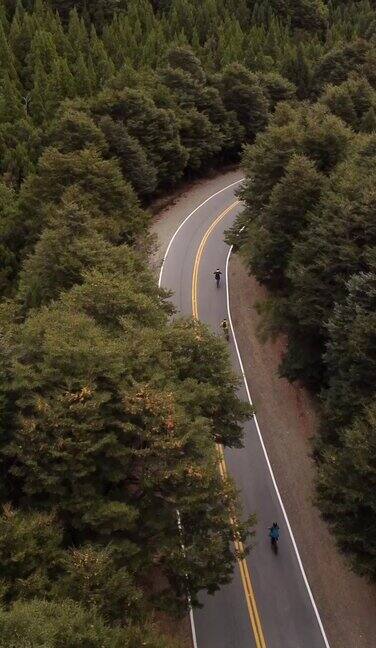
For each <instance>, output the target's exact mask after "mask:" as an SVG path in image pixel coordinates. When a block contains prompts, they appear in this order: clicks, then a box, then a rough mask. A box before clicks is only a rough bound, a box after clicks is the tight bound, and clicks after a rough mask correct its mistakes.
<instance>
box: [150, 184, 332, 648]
mask: <svg viewBox="0 0 376 648" xmlns="http://www.w3.org/2000/svg"><path fill="white" fill-rule="evenodd" d="M238 186H239V185H238V184H235V185H234V186H231V187H228V188H226V189H224V190H221V191H220V192H218V193H217V194H216V195H213V196H212V197H210V198H209V200H206V201H205V204H203V205H202V206H201V207H198V206H197V207H198V208H196V205H193V206H192V207H193V208H195V211H194V213H193V214H191V215H189V214H186V216H187V217H188V216H189V217H188V218H187V219H186V220H185V221H183V222H182V223H181V225H180V227H179V229H178V231H176V232H175V236H174V238H173V240H172V241H170V244H169V246H168V248H166V252H165V257H164V262H163V266H162V270H161V276H160V281H161V285H162V286H163V287H165V288H167V289H170V290H172V291H173V297H172V301H173V303H174V304H175V306H176V308H177V309H178V311H180V312H181V313H182V314H184V315H192V293H193V302H194V296H195V293H196V296H197V311H198V316H199V317H200V319H201V320H203V321H205V322H206V323H208V324H209V325H210V326H211V327H212V328H213V330H214V331H216V332H218V333H220V331H219V323H220V321H221V320H222V319H223V317H228V310H227V308H228V295H227V286H226V276H225V269H226V262H227V259H228V254H229V248H228V246H227V245H225V243H224V241H223V231H224V230H225V229H227V228H228V227H229V226H230V225H231V223H232V222H233V220H234V218H235V216H236V213H237V212H238V211H239V209H240V206H239V205H238V204H237V205H236V204H235V205H234V206H233V207H232V208H231V209H230V210H229V211H228V212H227V213H226V214H225V215H224V217H223V218H221V219H219V220H218V222H217V224H216V225H213V224H214V222H215V221H216V220H217V219H218V216H219V215H220V214H221V213H223V212H224V211H225V210H226V209H227V208H228V207H229V206H230V205H233V204H234V201H235V200H236V198H235V195H234V192H235V190H236V188H237V187H238ZM211 226H212V229H211V231H210V232H209V230H210V228H211ZM203 240H204V243H205V244H204V245H203ZM217 267H219V268H220V269H221V270H222V272H223V275H222V282H221V286H220V288H219V289H217V288H216V285H215V280H214V276H213V272H214V270H215V269H216V268H217ZM194 268H196V276H197V282H193V280H192V278H193V273H194ZM195 283H196V284H197V285H196V290H195V289H194V290H193V291H192V285H193V287H195V286H194V285H195ZM235 333H236V331H235ZM229 345H230V352H231V357H232V361H233V366H234V369H235V370H236V371H237V372H238V373H239V375H240V376H241V374H242V372H241V365H240V359H239V358H240V357H241V349H240V350H239V351H240V356H239V354H238V352H237V349H236V343H235V339H234V335H233V334H231V337H230V342H229ZM239 393H240V396H241V398H243V399H245V400H246V399H247V398H248V395H247V391H246V384H245V383H244V381H243V379H242V382H241V387H240V389H239ZM261 433H262V431H261ZM261 433H260V431H259V430H258V427H257V421H256V420H255V419H252V420H251V421H249V422H248V423H247V424H246V425H245V426H244V436H245V438H244V448H243V449H241V450H226V451H225V460H226V465H227V470H228V472H229V473H230V475H231V476H232V477H233V479H234V480H235V482H236V484H237V486H238V488H239V489H240V491H241V499H242V504H243V508H244V511H245V514H250V513H256V516H257V525H256V538H255V540H254V546H253V548H252V550H251V553H250V555H249V556H248V557H247V559H246V566H245V570H246V572H247V573H246V574H245V575H244V573H243V572H244V568H243V570H242V567H241V565H240V566H239V565H238V567H237V568H236V570H235V573H234V578H233V580H232V582H231V583H230V584H229V585H227V586H225V587H222V588H221V590H220V591H219V592H218V593H216V594H215V595H214V596H208V595H206V594H204V593H203V594H202V596H201V602H202V603H203V608H202V609H200V610H195V611H194V615H193V617H194V629H195V634H196V638H197V646H198V648H252V647H255V648H264V647H265V646H266V647H267V648H325V647H328V646H329V644H328V642H327V639H326V637H325V632H324V630H323V628H322V624H321V621H320V617H319V613H318V611H317V608H316V605H315V602H314V600H313V597H312V594H311V591H310V588H309V585H308V583H307V580H306V577H305V574H304V568H303V566H302V565H301V562H300V558H299V554H298V548H297V547H296V545H295V541H294V539H293V535H292V532H291V530H290V528H289V522H288V519H287V516H286V515H285V513H284V509H283V504H282V501H281V499H280V496H279V493H278V487H277V485H276V484H275V481H274V478H273V475H272V472H271V468H270V465H269V464H268V459H267V456H266V453H265V450H264V447H263V442H262V437H261ZM293 460H294V458H293V457H292V458H291V461H293ZM273 521H277V522H278V524H279V526H280V529H281V537H280V542H279V551H278V555H276V554H275V553H274V552H273V551H272V550H271V547H270V543H269V538H268V528H269V527H270V525H271V524H272V522H273ZM248 579H250V584H248V586H247V583H248Z"/></svg>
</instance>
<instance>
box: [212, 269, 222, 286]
mask: <svg viewBox="0 0 376 648" xmlns="http://www.w3.org/2000/svg"><path fill="white" fill-rule="evenodd" d="M221 274H222V272H221V271H220V269H219V268H217V269H216V271H215V272H214V277H215V280H216V282H217V288H219V282H220V281H221Z"/></svg>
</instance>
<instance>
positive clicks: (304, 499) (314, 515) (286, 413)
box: [229, 256, 376, 648]
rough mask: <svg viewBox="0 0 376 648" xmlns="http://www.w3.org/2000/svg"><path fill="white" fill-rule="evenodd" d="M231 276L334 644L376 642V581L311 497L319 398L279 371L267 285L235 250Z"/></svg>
mask: <svg viewBox="0 0 376 648" xmlns="http://www.w3.org/2000/svg"><path fill="white" fill-rule="evenodd" d="M229 282H230V295H231V298H230V302H231V313H232V318H233V323H234V327H235V331H236V336H237V339H238V343H239V347H240V351H241V354H242V358H243V362H244V369H245V372H246V375H247V379H248V382H249V387H250V391H251V396H252V399H253V404H254V406H255V410H256V415H257V419H258V422H259V424H260V428H261V432H262V435H263V438H264V441H265V444H266V448H267V451H268V454H269V458H270V461H271V464H272V466H273V470H274V473H275V476H276V479H277V483H278V486H279V489H280V492H281V496H282V499H283V501H284V505H285V508H286V511H287V515H288V517H289V520H290V524H291V526H292V529H293V532H294V535H295V539H296V541H297V544H298V547H299V551H300V555H301V558H302V561H303V565H304V568H305V570H306V574H307V577H308V581H309V583H310V585H311V588H312V591H313V595H314V597H315V600H316V604H317V606H318V608H319V610H320V615H321V618H322V621H323V624H324V627H325V630H326V633H327V635H328V639H329V641H330V645H331V648H375V646H376V587H374V586H372V585H370V584H368V583H367V582H366V580H365V579H363V578H360V577H358V576H357V575H355V574H354V573H353V572H352V571H351V570H350V569H349V566H348V563H347V562H346V560H345V559H344V557H343V556H342V555H341V554H340V553H339V552H338V550H337V548H336V546H335V543H334V540H333V537H332V536H331V534H330V533H329V531H328V528H327V526H326V524H325V523H324V522H323V520H322V519H321V517H320V514H319V511H318V510H317V508H315V506H314V505H313V503H312V500H313V496H314V486H313V481H314V476H315V466H314V463H313V461H312V458H311V443H310V439H311V438H312V437H313V436H314V435H315V434H316V432H317V425H318V417H317V412H316V409H315V404H314V402H313V401H312V399H311V398H310V396H309V394H308V393H307V392H306V390H304V389H303V388H301V387H299V386H297V385H290V384H289V383H288V381H287V380H285V379H281V378H279V376H278V365H279V362H280V360H281V356H282V353H283V349H284V342H283V340H282V339H278V340H276V341H275V342H272V341H268V342H266V343H265V344H263V343H261V341H260V340H259V339H258V336H257V325H258V322H259V316H258V314H257V311H256V308H255V304H256V302H257V301H260V300H262V299H264V298H265V295H266V292H265V290H264V289H263V288H262V287H261V286H260V285H259V284H258V283H257V282H256V280H255V279H254V278H252V277H249V276H248V275H247V272H246V269H245V267H244V266H243V264H242V262H241V261H240V259H239V257H237V256H233V257H232V259H231V262H230V276H229ZM281 648H283V647H281ZM307 648H309V646H307Z"/></svg>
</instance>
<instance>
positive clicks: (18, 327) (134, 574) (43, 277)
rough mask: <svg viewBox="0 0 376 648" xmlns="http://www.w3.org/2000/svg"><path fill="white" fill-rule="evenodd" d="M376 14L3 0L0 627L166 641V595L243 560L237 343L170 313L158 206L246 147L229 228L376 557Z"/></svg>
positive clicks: (278, 4) (249, 2)
mask: <svg viewBox="0 0 376 648" xmlns="http://www.w3.org/2000/svg"><path fill="white" fill-rule="evenodd" d="M374 13H375V12H374V9H373V7H372V5H371V4H370V3H369V2H367V1H365V0H364V1H363V2H359V3H341V2H337V1H334V0H332V2H328V3H325V2H322V1H321V0H288V1H286V2H284V1H280V0H273V2H269V1H266V0H262V1H256V0H158V1H157V0H155V1H153V2H151V1H149V0H90V2H89V1H88V0H81V1H79V0H76V1H75V0H49V1H47V0H3V1H2V2H1V3H0V60H1V63H2V65H1V70H0V153H1V154H0V176H1V177H0V293H1V297H2V301H1V302H0V470H1V476H2V479H1V486H0V503H1V506H2V509H1V515H0V555H1V561H0V563H1V568H0V569H1V607H0V645H2V646H4V647H5V646H7V647H10V646H12V645H14V646H17V648H18V647H22V646H25V648H26V646H30V645H32V646H34V645H41V644H42V643H43V645H49V646H51V647H52V646H67V647H69V646H71V645H74V646H82V647H84V646H85V648H86V647H87V646H93V647H96V646H98V648H99V646H101V647H102V646H109V647H110V646H111V647H116V646H119V647H120V646H122V647H127V646H128V647H129V648H133V647H134V648H136V647H137V648H138V646H140V645H141V642H142V645H144V646H149V647H150V648H170V646H171V647H172V646H173V645H174V642H173V641H172V640H170V639H168V638H165V637H163V636H162V635H161V633H160V632H159V631H158V628H157V627H156V624H155V623H154V612H155V610H158V611H160V610H168V611H169V612H171V611H174V612H177V613H179V612H181V611H184V609H185V607H186V600H187V593H188V592H189V594H190V596H191V600H192V603H193V604H194V605H195V604H197V594H198V592H199V590H201V589H206V590H207V591H209V592H214V591H215V590H216V589H217V588H218V587H219V586H220V585H221V584H223V583H225V582H227V581H228V580H229V578H231V573H232V569H233V565H234V562H235V559H236V556H235V555H234V550H233V545H232V539H233V533H234V529H233V527H232V526H231V524H230V522H229V515H228V511H229V510H231V511H232V513H233V514H236V512H237V511H238V512H239V515H238V516H236V515H235V517H238V519H242V516H241V512H240V511H239V504H238V499H237V493H236V491H235V489H234V486H233V484H232V482H231V481H229V480H225V481H223V480H222V479H220V477H219V474H218V471H217V465H216V452H215V445H214V442H220V443H223V444H224V445H228V446H235V447H238V446H240V445H241V443H242V435H241V422H242V421H243V420H244V419H245V418H246V417H247V416H249V414H250V412H249V409H248V407H246V406H245V405H244V404H243V403H241V402H240V401H239V400H238V399H237V396H236V386H237V383H236V380H235V378H234V376H233V375H232V373H231V371H230V369H229V362H228V358H227V356H226V351H225V349H224V348H223V345H222V343H221V341H219V340H218V339H217V338H216V337H214V336H213V335H211V334H210V332H209V331H208V330H207V329H206V328H205V326H203V325H201V324H200V323H197V322H192V321H185V320H179V319H174V320H173V321H171V318H170V315H171V314H172V310H171V306H170V304H169V302H168V295H167V294H166V293H165V292H163V291H161V290H159V289H158V288H157V286H156V283H155V279H154V277H153V276H152V274H151V272H150V271H149V270H148V253H149V251H150V249H151V245H152V241H151V240H150V236H149V234H148V224H149V216H148V213H147V211H146V210H145V208H146V207H147V205H148V204H149V203H150V201H151V200H152V199H153V198H154V197H155V196H158V195H161V194H162V193H166V192H168V191H170V190H171V189H172V188H173V187H175V186H176V185H177V184H178V183H179V182H181V181H182V179H184V178H187V177H194V176H197V175H198V174H203V173H205V172H207V171H208V170H209V169H211V168H214V167H219V166H221V165H224V164H228V163H231V164H233V163H236V162H238V161H239V159H240V154H241V150H242V146H243V144H248V145H250V147H249V148H247V149H246V152H245V158H244V160H245V166H246V168H247V170H248V173H249V174H250V176H251V177H252V182H249V183H247V184H246V186H245V189H244V192H243V197H244V199H245V200H246V202H247V205H248V206H247V210H246V212H245V214H244V215H243V216H242V222H244V223H245V224H246V229H245V233H244V240H243V241H239V240H238V239H237V243H238V244H239V243H240V244H241V247H242V250H243V253H244V254H245V255H246V256H247V257H248V261H249V264H250V268H251V270H252V271H253V272H254V273H255V274H256V276H257V277H258V278H259V280H260V281H262V282H264V283H265V284H266V285H268V287H269V288H270V290H271V294H272V295H273V298H272V299H271V301H270V304H268V312H269V313H270V314H271V316H270V317H268V319H267V322H268V326H269V328H270V327H271V328H272V329H274V330H278V331H279V330H283V331H285V332H286V333H287V334H288V336H289V339H290V345H289V350H288V354H287V356H286V359H285V361H284V367H283V372H284V374H285V375H288V376H289V378H291V379H296V378H299V379H304V380H305V381H306V382H307V383H309V384H310V385H311V386H313V387H314V388H315V389H317V390H318V389H322V394H323V396H322V398H323V404H324V407H325V412H326V417H325V421H326V425H325V426H324V430H323V437H322V438H323V444H322V447H320V448H319V451H320V455H321V459H322V461H321V473H320V483H319V496H320V501H321V503H322V506H323V509H324V510H325V512H326V513H327V515H328V517H329V518H330V519H332V520H334V522H336V521H337V522H338V523H337V524H336V532H337V533H338V537H339V538H340V540H341V543H342V545H343V546H344V547H345V548H346V549H347V550H350V551H352V552H354V551H355V552H356V553H357V555H359V554H360V553H361V552H363V553H362V557H361V561H360V564H361V568H362V570H363V571H367V572H368V573H371V574H372V573H373V572H372V569H374V565H373V567H372V564H371V559H370V553H371V552H370V549H369V546H367V545H366V543H365V539H364V538H362V536H361V532H360V531H359V529H360V530H362V529H364V528H365V526H366V525H367V524H368V527H369V524H370V523H369V515H370V510H371V508H372V506H373V505H374V504H373V499H372V489H371V486H370V484H371V482H372V479H374V471H373V468H372V458H373V457H374V454H373V455H372V451H373V450H374V447H375V444H374V443H373V442H372V439H371V438H370V435H371V432H372V430H373V429H374V426H373V423H374V412H373V410H372V403H371V399H372V390H373V383H372V377H373V375H374V374H373V369H374V366H373V364H372V362H373V359H372V353H373V352H374V345H373V338H372V333H371V327H372V322H373V323H374V319H372V318H374V306H375V300H374V292H375V286H374V276H373V273H374V260H375V254H374V244H373V243H372V236H373V231H374V225H373V221H372V214H373V211H372V210H373V202H372V200H373V193H372V174H373V171H374V169H373V165H374V150H375V146H374V135H372V133H373V131H374V127H375V119H376V118H375V110H376V100H375V88H376V81H375V76H374V69H375V68H374V62H375V48H374V45H373V35H374V33H375V29H376V21H375V15H374ZM345 43H346V44H345ZM333 233H335V234H333ZM323 242H325V249H323V248H322V244H323ZM318 277H319V281H317V278H318ZM359 349H360V350H361V351H360V353H359ZM349 401H350V403H349ZM333 403H335V406H334V405H333ZM350 404H351V411H350V408H349V405H350ZM372 426H373V427H372ZM370 431H371V432H370ZM354 443H357V444H358V446H357V448H358V452H357V454H355V453H354V452H353V451H352V446H353V444H354ZM349 466H351V470H349V469H348V467H349ZM350 472H351V479H352V481H351V483H348V484H346V483H345V484H344V485H343V490H341V488H342V487H341V488H340V483H341V482H340V481H337V490H335V489H334V485H335V484H336V480H340V476H341V475H345V477H347V478H348V479H350ZM366 489H368V490H367V493H364V499H363V500H362V506H363V507H364V508H362V510H360V505H359V504H358V502H360V499H359V498H358V500H356V501H355V503H354V500H353V499H351V498H350V497H347V496H346V494H347V493H350V494H351V495H352V494H353V492H356V493H358V494H359V495H360V494H363V490H364V491H366ZM334 496H335V497H334ZM334 499H335V501H334ZM346 506H347V509H346ZM336 507H337V508H336ZM341 507H342V508H341ZM177 509H179V511H180V515H181V520H182V530H181V531H179V528H178V525H177V524H176V510H177ZM346 511H347V512H348V511H351V514H352V519H351V522H350V521H349V522H346V515H344V512H346ZM339 512H341V513H339ZM339 514H340V515H341V520H338V516H339ZM249 522H250V521H245V522H244V523H242V524H240V523H239V526H238V529H237V533H238V535H239V537H240V538H241V539H243V540H244V541H246V538H247V535H248V533H249V528H250V524H249ZM182 542H183V544H184V546H185V548H186V550H185V551H183V550H182ZM362 543H363V544H362Z"/></svg>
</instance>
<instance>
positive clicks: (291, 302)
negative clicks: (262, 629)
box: [228, 2, 376, 579]
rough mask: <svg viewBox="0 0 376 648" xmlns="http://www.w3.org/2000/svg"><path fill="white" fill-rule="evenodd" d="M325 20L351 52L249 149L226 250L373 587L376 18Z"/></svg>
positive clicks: (314, 75) (360, 11) (315, 78)
mask: <svg viewBox="0 0 376 648" xmlns="http://www.w3.org/2000/svg"><path fill="white" fill-rule="evenodd" d="M342 5H346V6H342ZM329 8H330V10H331V13H330V14H329V16H332V17H333V18H335V20H336V21H338V23H336V28H337V29H338V30H339V31H341V30H342V29H344V28H345V27H346V29H348V34H349V35H351V38H350V39H349V40H348V42H342V43H336V44H334V45H333V47H332V48H331V49H330V50H329V51H328V52H327V53H325V54H323V55H322V56H321V58H319V59H318V60H317V61H314V60H312V59H311V60H310V62H309V66H310V69H311V74H310V77H309V79H310V81H309V83H308V84H307V79H306V77H305V71H304V70H303V68H302V69H301V72H302V74H303V77H302V79H303V87H304V89H305V92H304V93H300V95H299V96H300V97H301V98H304V100H303V101H299V102H297V101H296V100H293V101H291V100H290V101H284V102H280V103H279V104H278V106H277V107H276V109H275V111H274V114H273V115H272V116H271V117H270V119H269V122H268V126H267V128H266V129H264V131H263V132H262V133H259V134H258V135H257V136H256V139H255V142H254V143H253V144H251V145H248V146H247V147H246V150H245V153H244V158H243V164H244V168H245V171H246V175H247V179H246V182H245V184H244V187H243V190H242V192H241V196H242V198H243V199H244V201H245V204H246V208H245V210H244V212H243V213H242V214H241V216H240V217H239V219H238V221H237V223H236V225H235V227H234V228H233V229H232V231H230V232H229V233H228V238H229V241H231V242H232V243H234V244H235V245H236V247H237V248H238V249H239V250H240V253H241V255H242V256H243V258H244V259H245V262H246V263H247V265H248V267H249V271H250V273H252V274H253V275H254V276H255V277H256V278H257V279H258V281H259V282H260V283H261V284H263V285H265V286H266V287H267V288H268V289H269V298H268V299H267V300H266V301H265V302H264V303H262V304H260V312H261V315H262V319H261V332H262V334H263V335H275V334H280V333H282V334H284V335H285V337H286V340H287V349H286V352H285V354H284V358H283V361H282V364H281V366H280V373H281V375H282V376H284V377H287V378H288V379H289V380H291V381H295V380H298V381H300V382H302V383H303V384H305V385H306V386H308V387H309V388H310V389H311V390H313V391H314V392H315V393H316V394H317V395H318V397H319V400H320V403H321V409H322V424H321V433H320V436H319V438H318V439H317V440H316V444H315V454H316V458H317V461H318V479H317V502H318V504H319V506H320V507H321V510H322V512H323V514H324V516H325V518H326V519H327V520H328V521H329V523H330V524H331V525H332V527H333V530H334V532H335V534H336V537H337V540H338V543H339V545H340V546H341V548H342V549H343V550H344V551H345V552H347V553H349V554H350V555H351V557H352V560H353V564H354V566H355V568H356V569H357V570H358V571H360V573H362V574H366V575H367V576H369V577H370V578H372V579H375V578H376V562H375V550H376V544H375V537H376V536H375V532H376V516H375V510H376V497H375V478H376V472H375V461H376V453H375V439H376V427H375V412H374V401H375V395H376V345H375V341H376V319H375V312H376V300H375V294H376V293H375V286H376V284H375V280H376V255H375V249H376V247H375V246H376V219H375V214H376V212H375V172H376V113H375V100H376V78H375V75H374V70H375V67H374V61H375V56H376V48H375V44H374V38H373V33H374V32H373V30H374V25H375V18H376V11H375V9H374V8H373V6H372V4H371V3H367V2H359V3H339V2H337V3H331V5H330V7H329ZM355 11H357V18H356V20H355V23H354V24H358V25H361V24H362V25H363V27H364V30H363V33H362V38H361V39H360V38H359V37H358V36H359V34H355V33H354V24H353V22H352V18H353V17H354V15H355ZM347 13H348V19H346V14H347ZM366 25H367V29H366ZM332 29H334V26H333V27H332ZM307 60H308V61H309V58H308V59H307ZM296 81H297V87H298V89H299V88H300V87H301V86H300V83H299V81H298V80H296ZM307 89H309V92H307ZM243 226H244V227H243ZM242 227H243V229H241V228H242ZM240 230H241V231H240Z"/></svg>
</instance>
